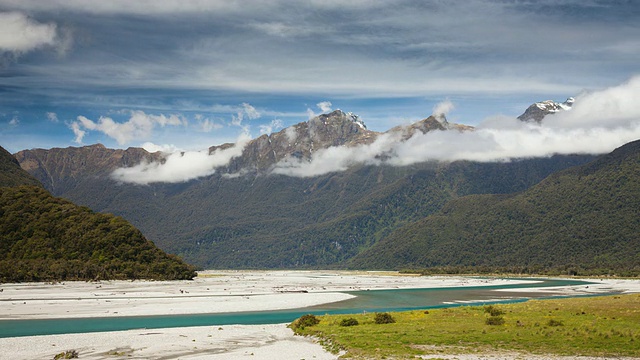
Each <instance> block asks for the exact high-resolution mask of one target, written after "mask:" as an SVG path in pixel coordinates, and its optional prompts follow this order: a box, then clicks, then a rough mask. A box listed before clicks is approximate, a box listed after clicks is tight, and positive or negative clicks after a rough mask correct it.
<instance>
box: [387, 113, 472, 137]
mask: <svg viewBox="0 0 640 360" xmlns="http://www.w3.org/2000/svg"><path fill="white" fill-rule="evenodd" d="M473 129H474V127H473V126H468V125H460V124H453V123H450V122H448V121H447V119H446V118H445V117H444V115H439V116H433V115H431V116H429V117H428V118H426V119H422V120H420V121H418V122H415V123H413V124H411V125H407V126H396V127H394V128H392V129H391V130H389V131H388V132H387V133H401V134H402V140H403V141H404V140H407V139H409V138H411V137H412V136H414V135H415V134H416V133H418V132H419V133H422V134H426V133H428V132H430V131H446V130H456V131H472V130H473Z"/></svg>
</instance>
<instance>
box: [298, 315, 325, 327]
mask: <svg viewBox="0 0 640 360" xmlns="http://www.w3.org/2000/svg"><path fill="white" fill-rule="evenodd" d="M318 323H320V319H318V318H317V317H316V316H315V315H313V314H307V315H302V316H301V317H300V318H299V319H298V320H296V321H294V322H293V323H292V324H291V325H292V327H293V328H294V329H304V328H306V327H311V326H313V325H318Z"/></svg>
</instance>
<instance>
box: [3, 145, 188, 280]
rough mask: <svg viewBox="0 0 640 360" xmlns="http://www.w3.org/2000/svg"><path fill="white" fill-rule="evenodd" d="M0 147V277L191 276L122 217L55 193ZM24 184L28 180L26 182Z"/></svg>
mask: <svg viewBox="0 0 640 360" xmlns="http://www.w3.org/2000/svg"><path fill="white" fill-rule="evenodd" d="M5 153H6V151H5V150H4V149H2V148H0V156H2V158H0V179H2V183H0V282H15V281H61V280H97V279H192V278H193V277H194V276H195V275H196V274H195V272H194V268H193V267H191V266H190V265H187V264H185V263H184V262H183V261H182V260H180V259H178V258H177V257H175V256H173V255H167V254H166V253H164V252H163V251H162V250H160V249H158V248H157V247H156V246H155V245H154V244H153V243H152V242H151V241H149V240H147V239H146V238H145V237H144V236H143V235H142V233H141V232H140V231H139V230H137V229H136V228H134V227H133V226H132V225H131V224H129V223H128V222H127V221H126V220H124V219H122V218H121V217H117V216H114V215H110V214H99V213H95V212H93V211H92V210H90V209H89V208H86V207H80V206H77V205H75V204H73V203H71V202H69V201H68V200H64V199H60V198H55V197H53V196H51V194H49V192H47V191H46V190H45V189H43V188H42V187H39V186H34V185H31V184H34V183H35V184H37V180H35V179H33V178H32V177H31V176H30V175H29V174H28V173H26V172H25V171H24V170H22V169H21V168H20V167H19V165H18V163H17V162H16V161H15V159H14V158H13V157H12V156H11V155H10V154H8V153H6V155H7V156H5ZM24 184H26V185H24Z"/></svg>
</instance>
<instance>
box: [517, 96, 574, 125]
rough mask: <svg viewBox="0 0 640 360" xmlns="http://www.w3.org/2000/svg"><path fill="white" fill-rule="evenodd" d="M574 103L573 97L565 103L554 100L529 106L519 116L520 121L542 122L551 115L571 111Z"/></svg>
mask: <svg viewBox="0 0 640 360" xmlns="http://www.w3.org/2000/svg"><path fill="white" fill-rule="evenodd" d="M574 101H575V99H574V98H572V97H570V98H568V99H567V100H566V101H565V102H563V103H558V102H555V101H553V100H545V101H540V102H537V103H535V104H533V105H531V106H529V107H528V108H527V110H525V112H524V113H523V114H522V115H520V116H518V119H519V120H521V121H535V122H541V121H542V119H544V117H545V116H547V115H549V114H555V113H557V112H560V111H565V110H571V107H572V106H573V103H574Z"/></svg>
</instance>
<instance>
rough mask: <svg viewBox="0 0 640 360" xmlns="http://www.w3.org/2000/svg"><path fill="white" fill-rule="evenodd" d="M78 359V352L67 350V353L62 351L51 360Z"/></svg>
mask: <svg viewBox="0 0 640 360" xmlns="http://www.w3.org/2000/svg"><path fill="white" fill-rule="evenodd" d="M77 358H78V352H77V351H75V350H67V351H63V352H61V353H60V354H57V355H56V356H54V357H53V360H60V359H77Z"/></svg>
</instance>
